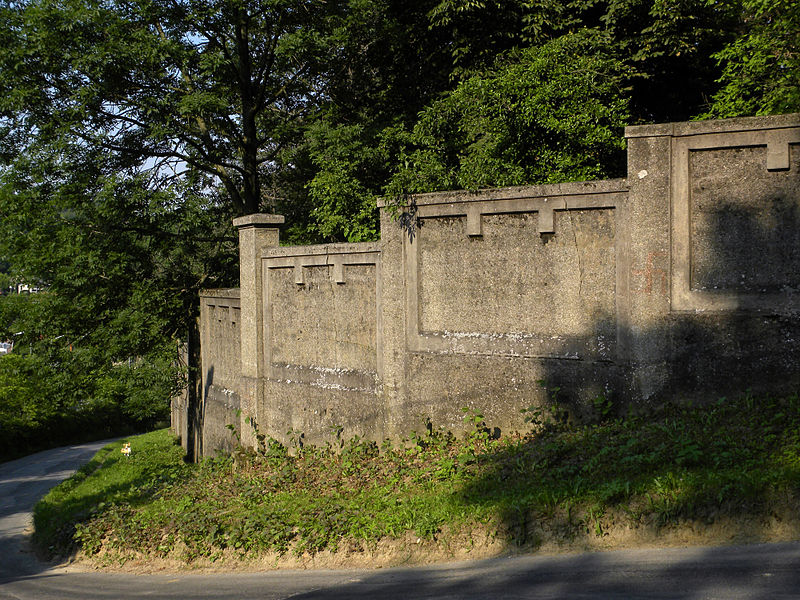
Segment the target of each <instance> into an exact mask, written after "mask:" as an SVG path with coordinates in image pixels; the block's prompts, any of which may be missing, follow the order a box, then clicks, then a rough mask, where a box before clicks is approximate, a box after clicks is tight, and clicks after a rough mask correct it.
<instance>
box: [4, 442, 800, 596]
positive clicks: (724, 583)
mask: <svg viewBox="0 0 800 600" xmlns="http://www.w3.org/2000/svg"><path fill="white" fill-rule="evenodd" d="M102 445H103V443H101V442H98V443H95V444H83V445H80V446H72V447H68V448H60V449H57V450H49V451H46V452H41V453H39V454H36V455H33V456H29V457H26V458H23V459H20V460H17V461H13V462H9V463H5V464H1V465H0V599H3V600H5V599H14V600H94V599H114V600H120V599H126V598H153V599H164V600H177V599H181V600H184V599H187V598H198V599H200V598H214V599H222V600H227V599H230V600H250V599H252V600H278V599H284V598H292V599H293V600H298V599H301V600H306V599H308V600H311V599H320V600H340V599H341V600H345V599H347V600H351V599H356V600H360V599H364V600H366V599H372V598H378V599H379V600H399V599H403V600H405V599H408V598H415V599H416V598H423V599H424V598H443V599H448V598H464V599H478V598H491V599H509V600H511V599H517V598H537V599H545V600H550V599H552V600H555V599H571V598H575V599H588V598H591V599H608V600H612V599H614V600H622V599H626V600H635V599H640V598H641V599H664V600H666V599H676V600H700V599H705V600H709V599H717V598H718V599H720V600H723V599H724V600H738V599H747V600H782V599H787V600H788V599H800V543H794V542H793V543H783V544H759V545H752V546H732V547H718V548H670V549H650V550H625V551H617V552H602V553H591V554H577V555H561V556H536V555H531V556H524V557H513V558H498V559H492V560H483V561H475V562H461V563H452V564H445V565H437V566H433V567H421V568H402V569H385V570H374V571H365V570H358V571H356V570H350V571H346V570H340V571H277V572H266V573H249V574H233V573H231V574H214V575H195V574H177V575H176V574H172V575H127V574H114V573H98V572H90V573H81V572H74V571H72V570H70V569H68V568H64V567H60V566H53V565H48V564H42V563H39V562H37V561H36V559H35V558H34V556H33V555H32V554H31V553H30V552H27V551H26V538H27V535H28V533H29V527H30V518H31V510H32V508H33V505H34V504H35V502H36V500H37V499H38V498H40V497H41V496H42V495H43V494H44V493H45V492H46V491H47V490H48V489H49V488H50V487H52V486H53V485H55V484H56V483H58V481H60V480H61V479H63V478H65V477H68V476H69V475H70V474H71V473H72V472H73V471H74V470H75V469H76V468H77V467H78V466H80V465H81V464H83V463H84V462H86V461H88V460H89V459H90V458H91V456H92V455H93V454H94V452H95V451H96V450H98V449H99V448H100V447H102Z"/></svg>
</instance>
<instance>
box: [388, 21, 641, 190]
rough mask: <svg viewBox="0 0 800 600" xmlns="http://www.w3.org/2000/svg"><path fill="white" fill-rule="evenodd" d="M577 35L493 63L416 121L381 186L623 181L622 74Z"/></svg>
mask: <svg viewBox="0 0 800 600" xmlns="http://www.w3.org/2000/svg"><path fill="white" fill-rule="evenodd" d="M604 48H605V40H604V38H603V36H601V35H599V34H596V33H593V32H590V31H584V32H581V33H577V34H570V35H565V36H562V37H560V38H556V39H555V40H552V41H550V42H548V43H546V44H544V45H542V46H540V47H533V48H528V49H525V50H521V51H519V52H515V53H512V54H509V55H506V56H503V57H501V59H500V60H498V61H497V63H496V64H495V65H494V67H493V69H492V70H491V71H488V72H485V73H483V74H480V75H474V76H472V77H470V78H469V79H466V80H464V81H462V82H461V83H459V85H458V86H457V87H456V88H455V89H454V90H453V91H452V92H450V93H449V94H447V95H446V96H444V97H443V98H442V99H440V100H438V101H436V102H434V103H433V104H432V105H431V106H429V107H428V108H426V109H425V110H424V111H423V112H422V113H421V115H420V119H419V121H418V122H417V124H416V125H415V127H414V129H413V131H411V132H410V133H409V134H407V142H408V144H407V147H406V150H405V155H404V156H403V158H402V166H401V168H400V169H399V171H398V172H397V173H396V174H395V176H394V178H393V180H392V181H391V183H390V185H389V188H388V189H389V190H390V191H391V192H392V194H393V195H394V196H395V197H400V198H402V197H404V195H405V194H406V193H409V192H413V193H416V192H429V191H436V190H443V189H463V188H466V189H477V188H482V187H489V186H509V185H522V184H530V183H555V182H562V181H571V180H572V181H574V180H587V179H596V178H601V177H606V176H609V175H621V174H622V171H623V170H624V141H623V139H622V136H621V133H622V128H623V127H624V125H625V124H626V122H627V121H628V119H629V112H628V102H627V99H626V90H625V83H626V80H627V78H628V73H627V71H628V70H627V68H626V67H625V65H624V64H623V63H622V62H621V61H619V60H618V59H616V58H614V57H613V56H610V55H609V53H608V51H607V50H605V49H604Z"/></svg>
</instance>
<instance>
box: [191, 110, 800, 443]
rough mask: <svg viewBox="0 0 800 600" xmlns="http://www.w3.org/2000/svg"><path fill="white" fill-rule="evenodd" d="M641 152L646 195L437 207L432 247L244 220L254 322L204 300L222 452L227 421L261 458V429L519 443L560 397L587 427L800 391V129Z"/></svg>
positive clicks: (604, 184) (245, 301)
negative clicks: (600, 401) (473, 419)
mask: <svg viewBox="0 0 800 600" xmlns="http://www.w3.org/2000/svg"><path fill="white" fill-rule="evenodd" d="M626 137H627V139H628V175H627V177H626V178H625V179H618V180H610V181H594V182H579V183H567V184H560V185H543V186H530V187H522V188H504V189H493V190H482V191H479V192H466V191H462V192H447V193H439V194H427V195H421V196H417V197H416V198H415V199H414V205H415V209H416V216H417V218H418V220H417V228H416V230H415V232H414V236H413V238H411V237H410V236H409V235H408V233H407V232H405V231H403V230H401V229H400V228H399V227H398V226H397V224H396V223H395V222H394V221H392V219H391V218H390V216H389V213H388V211H386V210H384V209H382V217H381V228H382V237H381V241H380V242H379V243H374V244H333V245H326V246H311V247H300V248H298V247H295V248H281V247H278V234H277V228H276V225H277V224H278V223H279V222H280V220H281V218H280V217H277V216H274V215H251V216H249V217H244V218H242V219H239V220H237V222H236V224H237V226H239V228H240V242H241V248H242V252H241V260H242V265H241V285H242V291H241V302H240V306H241V309H240V308H238V307H239V304H237V302H236V299H235V294H233V293H232V292H230V291H212V292H208V293H206V294H205V295H203V298H202V299H203V307H204V313H203V315H204V316H203V318H202V332H203V333H202V343H203V372H204V374H205V377H206V381H205V383H204V389H205V414H204V419H205V425H204V432H205V433H204V440H205V441H204V449H203V451H204V453H206V454H209V453H210V452H212V451H213V450H214V449H216V448H227V447H228V446H227V444H229V440H230V436H229V435H228V437H227V438H225V439H223V438H224V436H223V435H221V434H220V432H221V429H220V426H221V427H222V428H224V423H222V421H223V420H226V421H229V422H233V421H235V422H236V424H237V426H238V427H240V428H241V431H242V437H243V439H244V440H245V442H246V443H253V441H254V438H253V437H252V435H251V434H250V433H248V431H247V428H246V427H243V425H242V423H243V421H242V419H244V418H246V417H247V416H252V417H253V418H255V420H256V421H257V423H258V426H259V429H260V430H261V431H262V432H263V433H267V434H269V435H272V436H274V437H276V438H278V439H283V440H285V439H286V438H287V436H289V435H292V436H297V435H300V434H302V435H303V436H304V437H305V439H306V440H307V441H312V442H316V443H319V442H322V441H324V440H325V439H330V437H331V435H332V432H335V431H338V430H341V429H343V430H344V435H345V436H351V435H354V434H358V435H360V436H364V437H369V438H374V439H377V440H380V439H382V438H384V437H398V436H401V435H404V434H407V433H408V432H409V431H411V430H413V429H417V430H420V429H421V428H422V427H423V424H424V421H425V419H426V418H430V419H431V420H432V421H433V423H434V424H436V425H442V426H445V427H448V428H450V429H453V430H458V429H459V428H461V426H462V417H463V411H462V408H464V407H467V408H470V409H472V410H476V411H480V412H482V413H483V414H484V415H485V416H486V421H487V422H488V423H489V424H490V425H491V426H494V427H498V428H500V429H501V431H503V432H508V431H511V430H514V429H523V428H524V424H523V422H522V416H521V414H520V409H522V408H526V407H528V406H530V405H532V404H541V403H543V402H549V400H550V399H551V398H553V397H556V398H557V399H558V401H559V402H560V403H562V405H563V406H564V407H565V408H567V409H568V410H569V411H570V412H571V413H573V414H574V415H575V416H576V417H580V416H587V415H589V414H590V413H591V411H592V410H593V402H592V400H593V399H595V398H597V397H598V396H601V395H602V396H605V397H607V398H609V399H611V400H613V401H614V403H615V404H617V405H618V406H619V407H624V406H627V405H634V406H647V405H653V404H657V403H660V402H663V401H665V400H667V399H691V400H704V399H705V400H714V399H717V398H718V397H720V396H724V395H731V394H738V393H741V392H743V391H745V390H747V389H752V390H753V391H754V392H771V393H785V392H792V391H795V390H796V389H797V385H798V383H800V367H798V365H800V322H798V319H797V314H798V309H800V302H799V301H798V298H799V297H800V296H799V295H800V115H782V116H776V117H758V118H750V119H734V120H725V121H709V122H696V123H694V122H693V123H670V124H665V125H647V126H639V127H629V128H628V129H627V130H626ZM225 303H227V304H225ZM239 310H241V316H240V317H237V316H235V315H236V314H237V311H239ZM239 318H241V320H242V323H243V325H242V329H241V335H239V333H238V332H239V329H237V327H238V326H237V325H236V323H238V319H239ZM235 408H241V409H242V414H241V415H240V416H239V419H238V420H237V419H236V415H235V410H234V409H235ZM229 433H230V432H228V434H229ZM226 440H228V441H226Z"/></svg>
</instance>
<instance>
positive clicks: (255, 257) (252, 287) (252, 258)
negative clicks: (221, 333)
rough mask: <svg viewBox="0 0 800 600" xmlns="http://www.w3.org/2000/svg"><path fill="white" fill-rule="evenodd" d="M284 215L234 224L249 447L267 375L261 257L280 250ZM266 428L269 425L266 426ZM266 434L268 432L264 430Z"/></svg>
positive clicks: (253, 441) (245, 428)
mask: <svg viewBox="0 0 800 600" xmlns="http://www.w3.org/2000/svg"><path fill="white" fill-rule="evenodd" d="M283 222H284V218H283V216H282V215H269V214H252V215H246V216H244V217H239V218H238V219H234V220H233V226H234V227H236V228H237V229H238V230H239V287H240V288H241V356H242V366H241V387H240V390H239V392H240V397H241V416H240V418H241V436H242V444H243V445H244V446H246V447H254V446H255V445H256V438H255V431H254V429H253V427H252V426H251V425H250V423H249V421H250V419H251V418H252V419H255V421H256V422H257V423H258V421H259V414H258V403H259V399H260V397H261V393H260V390H261V388H262V387H263V382H262V378H263V377H264V375H265V368H266V365H264V308H263V307H264V286H263V281H262V277H263V275H262V272H261V253H262V251H263V250H265V249H266V248H272V247H275V246H278V244H279V241H280V232H279V231H278V227H277V226H278V225H280V224H281V223H283ZM265 425H266V424H265ZM262 430H264V428H263V427H262Z"/></svg>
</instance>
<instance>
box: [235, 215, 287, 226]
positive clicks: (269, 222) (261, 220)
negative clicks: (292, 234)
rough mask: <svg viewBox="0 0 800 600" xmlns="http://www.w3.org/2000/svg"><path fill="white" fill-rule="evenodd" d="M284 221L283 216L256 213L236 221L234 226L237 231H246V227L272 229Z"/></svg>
mask: <svg viewBox="0 0 800 600" xmlns="http://www.w3.org/2000/svg"><path fill="white" fill-rule="evenodd" d="M284 221H285V218H284V216H283V215H270V214H266V213H254V214H252V215H245V216H243V217H238V218H236V219H234V220H233V226H234V227H236V228H237V229H244V228H246V227H271V226H273V225H280V224H281V223H283V222H284Z"/></svg>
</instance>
